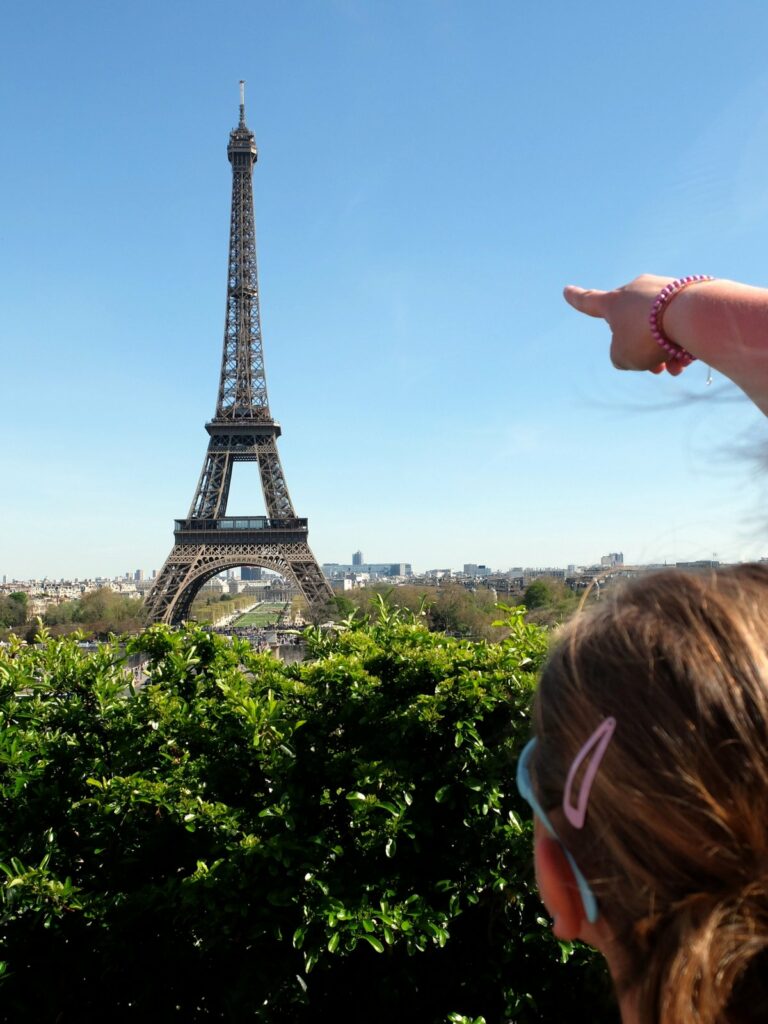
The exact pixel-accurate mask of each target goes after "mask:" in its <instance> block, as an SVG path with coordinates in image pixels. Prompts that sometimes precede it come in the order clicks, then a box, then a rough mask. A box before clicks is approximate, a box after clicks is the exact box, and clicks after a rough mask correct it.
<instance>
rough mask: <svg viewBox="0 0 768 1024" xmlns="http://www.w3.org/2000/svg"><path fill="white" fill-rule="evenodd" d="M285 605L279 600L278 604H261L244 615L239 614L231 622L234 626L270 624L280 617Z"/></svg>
mask: <svg viewBox="0 0 768 1024" xmlns="http://www.w3.org/2000/svg"><path fill="white" fill-rule="evenodd" d="M284 607H285V605H284V604H283V603H282V602H281V603H280V604H262V605H259V607H258V608H254V609H253V611H250V612H246V613H245V615H241V616H240V618H239V619H235V621H234V622H233V625H234V626H238V627H240V626H272V625H274V624H275V623H276V622H277V620H278V619H279V618H280V613H281V612H282V610H283V608H284Z"/></svg>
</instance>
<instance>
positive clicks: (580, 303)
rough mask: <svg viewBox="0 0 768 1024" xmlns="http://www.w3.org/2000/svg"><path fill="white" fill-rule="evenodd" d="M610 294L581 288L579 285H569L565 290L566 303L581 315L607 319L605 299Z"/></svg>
mask: <svg viewBox="0 0 768 1024" xmlns="http://www.w3.org/2000/svg"><path fill="white" fill-rule="evenodd" d="M607 294H608V292H601V291H598V290H597V289H594V288H579V287H578V285H575V284H568V285H566V286H565V288H564V289H563V296H564V298H565V301H566V302H567V303H568V304H569V305H571V306H573V308H574V309H578V311H579V312H580V313H586V314H587V316H596V317H601V318H602V319H605V297H606V295H607Z"/></svg>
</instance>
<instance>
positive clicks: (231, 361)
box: [214, 83, 271, 424]
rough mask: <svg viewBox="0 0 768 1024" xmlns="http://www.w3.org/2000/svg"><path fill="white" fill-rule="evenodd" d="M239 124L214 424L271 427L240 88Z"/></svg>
mask: <svg viewBox="0 0 768 1024" xmlns="http://www.w3.org/2000/svg"><path fill="white" fill-rule="evenodd" d="M240 89H241V92H240V123H239V124H238V126H237V128H235V129H233V130H232V131H231V132H230V135H229V145H228V146H227V156H228V157H229V162H230V163H231V164H232V213H231V221H230V229H229V273H228V275H227V318H226V325H225V329H224V351H223V355H222V360H221V380H220V383H219V397H218V401H217V403H216V417H215V419H214V422H215V423H227V424H230V423H232V422H233V421H234V422H238V421H242V420H258V421H259V422H262V423H268V422H271V417H270V414H269V401H268V399H267V381H266V377H265V375H264V351H263V349H262V343H261V316H260V313H259V280H258V273H257V268H256V230H255V227H254V221H253V165H254V164H255V163H256V161H257V160H258V155H259V154H258V150H257V149H256V140H255V138H254V134H253V132H252V131H251V130H250V129H249V128H248V127H247V125H246V123H245V96H244V93H243V85H242V83H241V85H240Z"/></svg>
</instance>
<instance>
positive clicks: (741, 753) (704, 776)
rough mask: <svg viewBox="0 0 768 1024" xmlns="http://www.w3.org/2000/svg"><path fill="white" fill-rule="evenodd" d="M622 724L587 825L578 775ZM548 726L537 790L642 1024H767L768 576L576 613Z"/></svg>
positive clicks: (702, 582) (550, 698)
mask: <svg viewBox="0 0 768 1024" xmlns="http://www.w3.org/2000/svg"><path fill="white" fill-rule="evenodd" d="M610 718H614V719H615V720H616V725H615V729H614V730H613V732H612V734H611V735H610V738H609V740H608V741H607V743H603V744H602V748H603V749H602V750H600V749H599V747H600V746H601V745H600V744H599V743H596V744H595V747H594V749H593V753H592V755H590V756H587V757H586V758H584V760H583V762H582V764H581V767H580V768H579V770H578V772H577V774H576V777H575V779H574V780H573V787H572V792H571V793H570V794H569V798H570V802H571V803H575V802H578V796H579V787H580V786H581V785H582V782H583V783H584V784H585V793H586V789H588V802H587V808H586V817H585V819H584V822H583V825H582V827H574V825H573V824H572V823H571V822H570V821H569V820H568V817H567V816H566V814H565V813H563V811H562V808H563V796H564V789H565V785H566V780H567V778H568V774H569V770H570V769H571V766H572V765H573V763H574V760H577V761H578V755H579V753H580V751H581V750H582V748H583V746H584V744H585V741H587V740H588V739H589V738H590V737H591V736H592V735H593V734H595V733H596V730H599V727H600V726H601V723H605V722H606V720H608V719H610ZM534 732H535V735H536V738H537V742H536V745H535V747H534V749H533V751H532V753H531V758H530V776H531V780H532V786H533V790H534V791H535V795H536V798H537V800H538V802H539V804H540V806H541V807H542V808H543V809H544V810H545V811H546V812H547V813H548V814H549V815H550V816H551V817H552V818H553V823H554V826H555V829H556V832H557V836H558V838H559V840H560V841H561V843H562V845H563V847H564V849H565V850H567V851H568V855H569V856H570V857H572V859H573V862H575V864H576V865H578V869H579V870H580V871H581V873H582V874H583V875H584V876H585V878H586V880H587V882H588V883H589V886H590V887H591V889H592V891H593V892H594V895H595V897H596V899H597V906H598V912H599V920H600V922H601V927H602V928H604V929H607V930H608V932H609V933H610V935H611V938H612V941H613V942H614V943H615V946H616V947H617V948H618V949H619V950H620V951H621V957H620V968H619V969H618V970H617V969H616V968H615V963H614V964H612V969H613V970H614V974H615V976H616V977H615V980H616V982H617V987H618V990H619V993H620V994H621V993H622V992H628V991H630V990H631V991H632V992H633V998H634V1000H635V1003H636V1006H637V1008H638V1013H639V1018H638V1019H639V1020H640V1021H641V1022H642V1024H649V1022H654V1024H656V1022H659V1024H683V1022H685V1024H687V1022H689V1021H700V1022H702V1024H715V1022H717V1024H721V1022H737V1021H738V1022H739V1024H748V1022H752V1021H755V1022H756V1021H761V1022H762V1021H765V1020H768V567H762V566H740V567H738V568H735V569H731V570H727V571H723V572H719V573H713V574H707V575H704V574H701V575H699V574H696V575H693V574H684V573H681V572H676V571H670V572H664V573H659V574H656V575H653V576H649V577H646V578H644V579H643V580H641V581H639V582H637V583H635V584H633V585H631V586H627V587H625V588H623V589H621V590H620V591H619V592H617V593H616V595H615V596H614V597H613V598H607V599H604V600H603V601H602V602H601V604H600V605H599V606H597V607H596V609H595V610H594V611H593V612H592V613H590V614H585V615H581V616H577V617H576V619H575V620H574V621H573V622H572V623H571V624H570V625H569V626H567V627H566V628H565V629H564V631H563V633H562V635H561V637H560V639H559V642H558V644H557V646H556V648H555V650H554V652H553V654H552V656H551V659H550V661H549V663H548V665H547V667H546V668H545V671H544V674H543V677H542V681H541V685H540V688H539V693H538V696H537V700H536V707H535V716H534ZM606 732H610V729H609V728H607V727H606V728H605V729H604V730H603V733H604V734H605V733H606ZM597 736H598V738H600V732H599V731H598V733H597ZM603 738H604V735H603ZM600 753H602V758H601V759H600ZM593 756H596V757H597V758H598V760H599V766H598V768H597V771H596V773H595V774H594V778H593V779H592V781H591V786H590V784H589V780H588V772H589V767H590V760H591V757H593ZM571 819H572V820H573V814H571Z"/></svg>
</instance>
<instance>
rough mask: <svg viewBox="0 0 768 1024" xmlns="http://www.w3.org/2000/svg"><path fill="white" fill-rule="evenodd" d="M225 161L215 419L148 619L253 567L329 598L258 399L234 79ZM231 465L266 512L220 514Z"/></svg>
mask: <svg viewBox="0 0 768 1024" xmlns="http://www.w3.org/2000/svg"><path fill="white" fill-rule="evenodd" d="M227 156H228V157H229V162H230V163H231V164H232V214H231V220H230V235H229V273H228V277H227V316H226V322H225V327H224V352H223V355H222V359H221V378H220V381H219V395H218V400H217V402H216V414H215V416H214V418H213V419H212V420H211V421H210V422H209V423H206V425H205V429H206V430H207V431H208V434H209V436H210V440H209V442H208V451H207V452H206V455H205V461H204V462H203V470H202V472H201V474H200V480H199V481H198V484H197V489H196V491H195V496H194V498H193V499H192V504H191V505H190V507H189V512H188V513H187V518H186V519H177V520H176V524H175V529H174V543H173V550H172V551H171V553H170V555H169V556H168V559H167V560H166V562H165V565H164V566H163V568H162V569H161V571H160V574H159V575H158V577H157V581H156V582H155V585H154V586H153V588H152V590H151V591H150V593H149V594H148V595H147V600H146V605H145V612H146V616H147V619H148V621H150V622H168V623H178V622H181V621H182V620H184V619H185V618H187V616H188V615H189V609H190V607H191V605H192V601H193V599H194V597H195V595H196V594H197V592H198V590H199V589H200V587H202V585H203V584H204V583H205V582H206V581H207V580H209V579H211V577H212V576H215V575H216V574H217V573H220V572H222V571H223V570H224V569H232V568H235V567H236V566H262V567H263V568H266V569H272V570H274V571H275V572H278V573H280V574H281V575H282V576H285V577H287V578H288V579H291V580H293V582H294V583H295V584H296V586H297V587H298V588H299V590H300V591H301V593H302V594H303V595H304V597H305V598H306V600H307V602H308V603H309V604H310V606H311V605H319V604H322V603H323V602H324V601H326V600H328V599H329V598H330V597H331V596H332V591H331V589H330V586H329V585H328V583H327V581H326V579H325V577H324V576H323V574H322V572H321V571H320V567H319V566H318V564H317V562H316V560H315V556H314V555H313V554H312V551H311V550H310V547H309V544H308V543H307V520H306V519H299V518H297V516H296V513H295V512H294V509H293V503H292V502H291V498H290V495H289V493H288V487H287V486H286V483H285V477H284V476H283V467H282V466H281V464H280V456H279V455H278V451H277V439H278V437H279V436H280V433H281V431H280V424H279V423H277V422H276V421H275V420H274V419H272V415H271V413H270V411H269V402H268V401H267V381H266V376H265V374H264V353H263V350H262V343H261V321H260V316H259V283H258V276H257V272H256V232H255V228H254V220H253V165H254V164H255V163H256V159H257V156H258V152H257V149H256V142H255V139H254V134H253V132H252V131H250V129H249V128H248V127H247V126H246V123H245V94H244V85H243V82H241V83H240V123H239V124H238V126H237V128H235V129H234V130H233V131H232V132H230V135H229V145H228V146H227ZM235 462H256V463H258V467H259V473H260V475H261V487H262V490H263V492H264V504H265V506H266V512H267V514H266V516H246V517H240V516H227V515H226V511H227V498H228V495H229V485H230V481H231V479H232V466H233V464H234V463H235Z"/></svg>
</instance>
